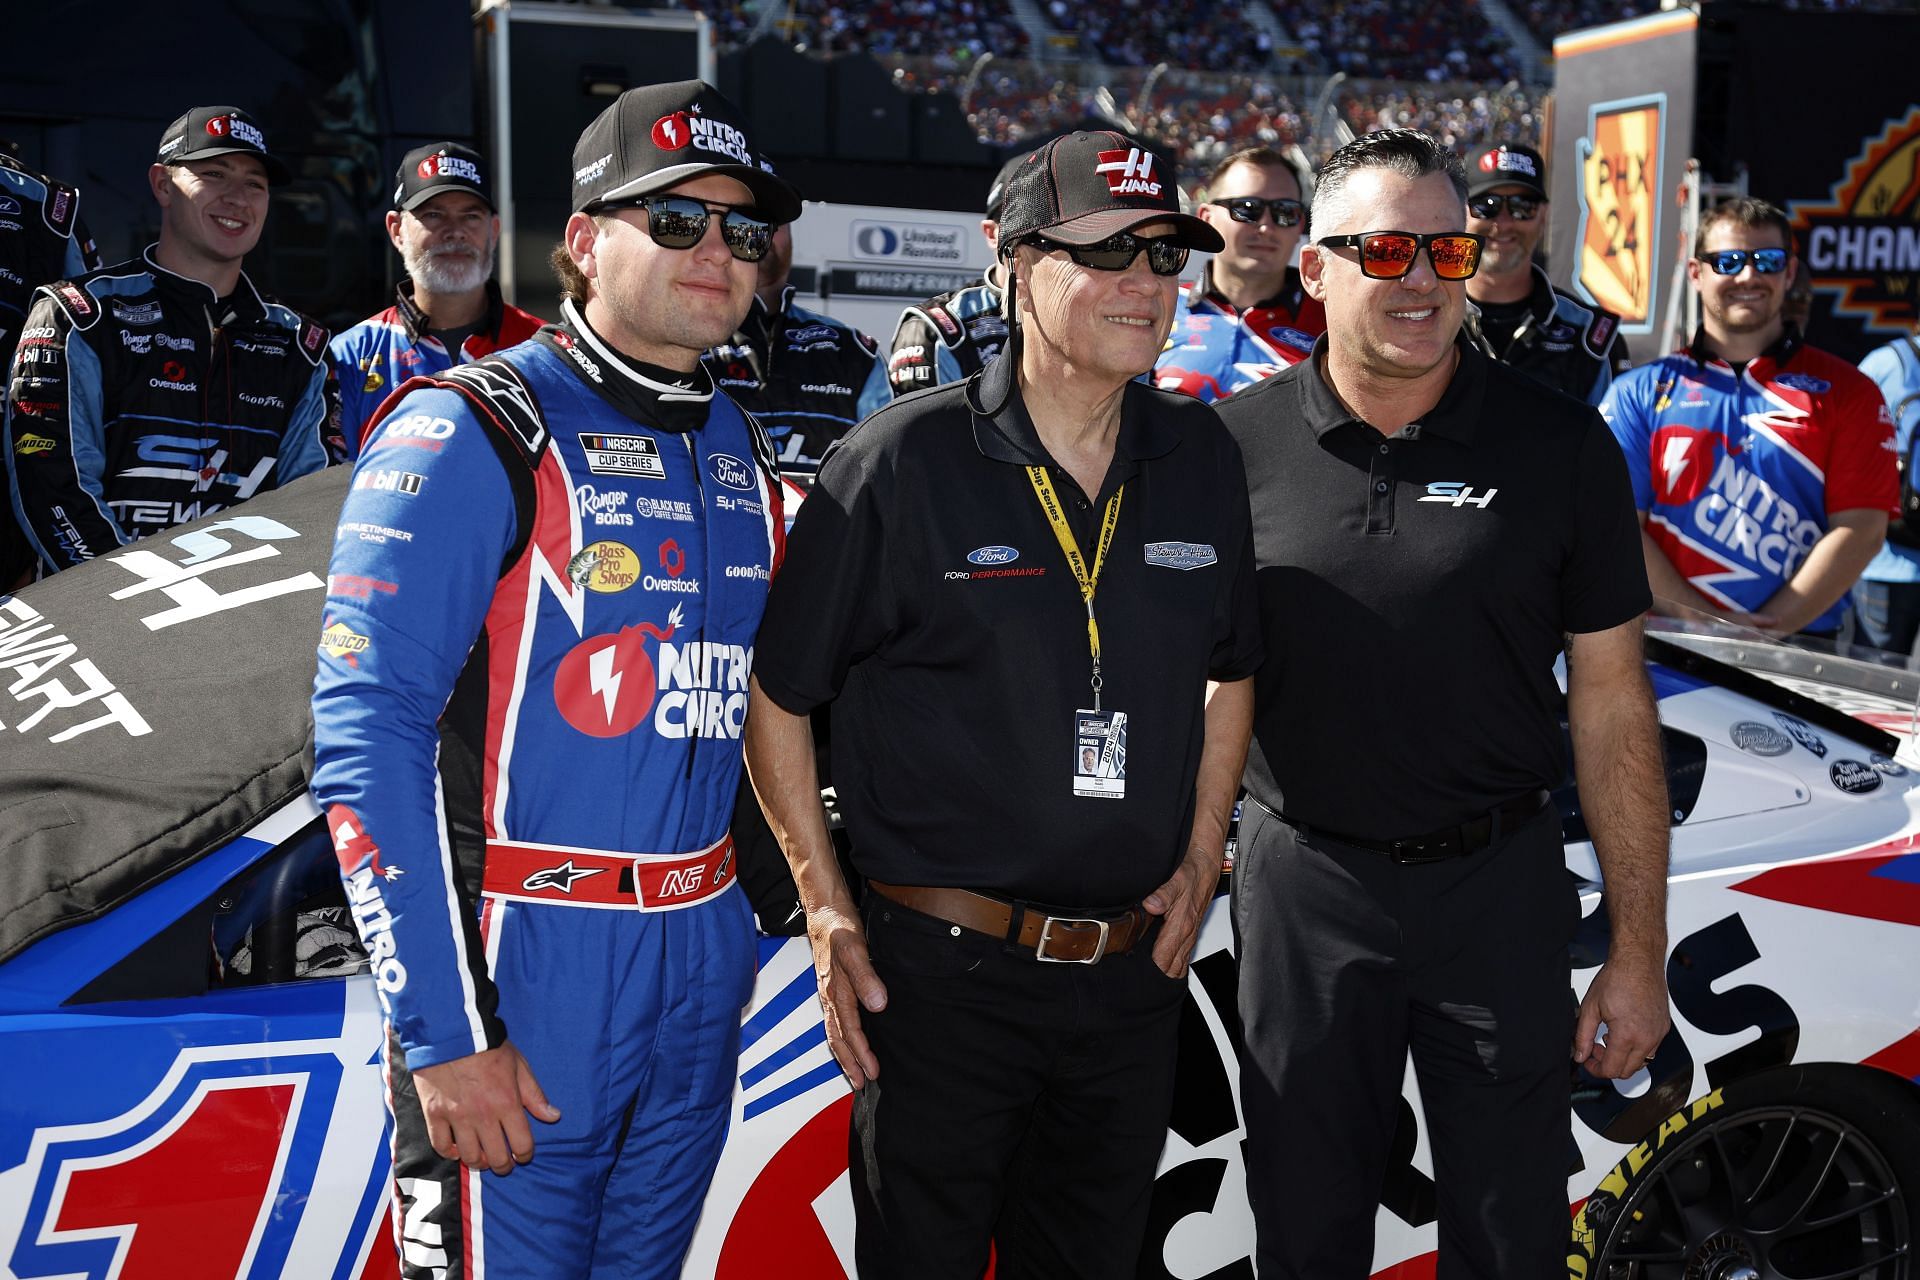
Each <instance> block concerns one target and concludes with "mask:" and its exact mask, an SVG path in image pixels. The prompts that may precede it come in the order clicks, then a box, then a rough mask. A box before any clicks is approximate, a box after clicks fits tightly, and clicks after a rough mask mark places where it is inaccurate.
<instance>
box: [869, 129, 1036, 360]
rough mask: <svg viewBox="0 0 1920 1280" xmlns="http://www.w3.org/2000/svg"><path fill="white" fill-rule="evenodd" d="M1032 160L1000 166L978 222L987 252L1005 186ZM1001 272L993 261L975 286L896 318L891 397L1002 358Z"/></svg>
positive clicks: (994, 238) (994, 240) (993, 242)
mask: <svg viewBox="0 0 1920 1280" xmlns="http://www.w3.org/2000/svg"><path fill="white" fill-rule="evenodd" d="M1032 154H1033V152H1031V151H1022V152H1021V153H1020V154H1019V155H1016V156H1014V157H1013V159H1011V160H1009V161H1007V162H1006V163H1005V164H1003V165H1001V166H1000V172H999V173H997V174H995V175H994V179H993V185H992V186H991V187H989V188H987V216H986V217H984V218H982V219H981V220H980V234H981V235H982V236H985V237H986V241H987V248H988V249H989V250H990V251H991V250H995V249H996V248H997V246H998V244H999V238H1000V206H1001V203H1002V202H1003V201H1004V200H1005V199H1006V195H1007V180H1008V179H1009V178H1011V177H1012V176H1013V172H1014V170H1016V169H1018V168H1019V167H1020V162H1021V161H1023V160H1025V159H1026V158H1027V157H1028V156H1030V155H1032ZM999 267H1000V260H999V258H998V256H996V257H995V258H994V260H993V262H992V263H990V264H988V266H987V269H986V271H985V272H983V273H982V274H981V277H980V282H979V283H978V284H970V285H968V286H967V287H966V288H964V289H954V290H951V291H949V292H947V293H942V294H936V295H935V296H933V297H931V298H928V299H927V300H926V301H925V302H916V303H915V304H914V305H912V306H910V307H908V308H907V309H906V310H905V311H902V312H901V313H900V324H899V326H898V327H896V328H895V329H894V331H893V345H892V347H891V348H889V352H888V356H887V381H889V382H891V383H892V384H893V394H894V395H896V396H903V395H905V394H906V393H907V392H909V391H923V390H925V389H926V388H928V387H934V386H939V385H940V384H941V383H943V382H958V381H960V379H962V378H965V377H969V376H971V375H972V374H976V373H978V372H980V370H981V369H982V368H983V367H985V365H986V363H987V362H988V361H989V360H991V359H993V358H994V357H995V356H997V355H999V354H1000V348H1001V346H1002V345H1003V344H1004V343H1005V342H1006V340H1007V316H1006V311H1005V308H1004V307H1003V306H1002V305H1001V302H1000V281H999V278H998V277H997V276H995V274H994V272H995V271H997V270H998V269H999Z"/></svg>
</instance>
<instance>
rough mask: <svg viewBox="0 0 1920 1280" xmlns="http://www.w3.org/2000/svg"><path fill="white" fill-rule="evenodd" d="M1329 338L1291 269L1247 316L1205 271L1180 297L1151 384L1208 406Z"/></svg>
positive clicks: (1322, 315)
mask: <svg viewBox="0 0 1920 1280" xmlns="http://www.w3.org/2000/svg"><path fill="white" fill-rule="evenodd" d="M1326 331H1327V313H1326V311H1325V309H1324V308H1322V307H1321V305H1320V303H1319V302H1318V300H1316V299H1314V298H1311V297H1308V296H1307V291H1306V289H1305V287H1304V286H1302V285H1301V283H1300V273H1299V272H1298V271H1296V270H1294V269H1293V268H1291V267H1289V268H1287V276H1286V280H1285V283H1284V284H1283V285H1282V286H1281V289H1280V292H1279V293H1277V294H1275V295H1274V296H1273V297H1271V298H1268V299H1267V300H1266V301H1264V302H1262V303H1261V304H1260V305H1259V306H1257V307H1249V308H1247V310H1245V311H1235V310H1234V308H1233V305H1232V304H1231V303H1229V302H1228V301H1227V300H1226V298H1224V297H1222V296H1221V295H1220V294H1219V293H1217V292H1215V291H1214V288H1213V275H1212V272H1211V271H1208V272H1205V273H1203V274H1202V275H1201V277H1200V279H1199V280H1198V281H1196V282H1195V283H1193V284H1191V285H1187V286H1185V287H1183V288H1182V289H1181V290H1180V301H1179V304H1178V305H1177V306H1176V307H1175V308H1174V312H1173V327H1172V328H1171V329H1169V330H1168V331H1167V349H1166V350H1165V351H1163V352H1161V353H1160V359H1159V360H1158V361H1157V362H1156V363H1155V365H1154V369H1153V385H1154V386H1156V387H1159V388H1160V389H1161V390H1162V391H1183V392H1185V393H1186V394H1188V395H1190V396H1196V397H1198V398H1199V399H1201V400H1204V401H1206V402H1207V403H1209V404H1211V403H1213V402H1214V401H1215V400H1220V399H1224V398H1225V397H1227V396H1230V395H1232V394H1233V393H1234V392H1236V391H1238V390H1240V389H1241V388H1242V387H1250V386H1252V385H1253V384H1254V383H1256V382H1259V381H1260V380H1261V379H1263V378H1271V377H1272V376H1273V375H1274V374H1276V373H1278V372H1280V370H1282V369H1285V368H1287V367H1288V366H1289V365H1294V364H1298V363H1299V362H1300V361H1302V360H1304V359H1306V357H1307V355H1308V353H1310V352H1311V351H1312V350H1313V340H1314V339H1315V338H1317V337H1319V336H1320V335H1321V334H1323V333H1325V332H1326Z"/></svg>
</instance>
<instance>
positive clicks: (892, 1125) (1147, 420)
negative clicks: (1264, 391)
mask: <svg viewBox="0 0 1920 1280" xmlns="http://www.w3.org/2000/svg"><path fill="white" fill-rule="evenodd" d="M1189 246H1192V247H1198V248H1206V249H1218V248H1219V247H1220V237H1219V236H1218V235H1217V234H1216V233H1215V232H1214V231H1213V230H1212V229H1211V228H1210V227H1208V226H1207V225H1206V224H1205V223H1204V222H1202V221H1200V220H1199V219H1197V218H1193V217H1191V216H1188V215H1185V214H1182V213H1181V212H1180V211H1179V203H1178V196H1177V194H1176V192H1175V189H1174V184H1173V171H1172V167H1171V166H1170V165H1168V164H1167V163H1166V161H1165V159H1163V158H1162V157H1160V156H1157V155H1154V154H1152V153H1151V152H1148V151H1143V150H1140V149H1138V148H1135V147H1133V146H1131V145H1130V144H1129V143H1128V142H1127V141H1126V140H1125V139H1124V138H1121V137H1120V136H1119V135H1117V134H1110V133H1104V132H1102V133H1078V134H1073V135H1071V136H1069V137H1066V138H1062V139H1056V140H1055V141H1054V142H1051V143H1049V144H1047V145H1046V146H1045V147H1042V148H1041V149H1040V150H1039V151H1038V152H1036V153H1035V154H1034V156H1033V157H1031V158H1030V159H1029V161H1028V162H1027V163H1026V164H1024V165H1022V166H1021V167H1020V169H1019V171H1018V172H1017V173H1016V174H1015V175H1014V177H1013V178H1012V179H1011V181H1010V182H1009V185H1008V191H1007V195H1006V200H1005V204H1004V207H1003V209H1002V213H1001V222H1000V242H999V252H1000V255H1001V258H1002V260H1003V261H1004V262H1005V264H1006V267H1007V272H1008V275H1007V279H1008V281H1009V285H1008V289H1009V294H1010V296H1011V297H1012V298H1013V300H1014V306H1013V313H1014V315H1015V317H1016V322H1017V323H1016V329H1015V338H1014V343H1013V345H1012V346H1010V347H1009V349H1008V351H1007V352H1006V353H1004V354H1003V355H1002V357H1001V358H1000V359H998V360H995V361H993V362H992V363H991V364H989V365H988V366H987V367H986V369H985V371H984V372H982V373H980V374H976V375H975V376H973V377H972V378H969V379H967V380H966V381H964V382H960V383H954V384H950V385H947V386H942V387H939V388H936V389H934V390H930V391H925V392H921V393H919V394H916V395H910V396H907V397H905V398H904V399H901V400H897V401H895V402H894V403H893V404H892V405H891V406H889V407H888V408H886V409H883V410H881V411H880V412H879V413H877V414H875V415H874V416H873V417H871V418H869V419H867V421H866V422H865V423H864V424H862V426H861V427H860V428H859V429H858V430H857V431H854V432H852V433H851V434H849V435H848V436H846V437H845V439H844V440H843V441H842V442H841V443H840V444H839V445H838V446H836V448H835V450H834V451H833V452H832V453H830V454H829V455H828V457H827V459H826V462H825V464H824V465H823V466H822V468H821V470H820V475H819V480H818V483H817V485H816V487H815V488H814V490H813V492H812V494H811V496H810V497H808V499H807V502H806V505H805V506H804V507H803V508H802V509H801V514H800V518H799V520H798V521H797V522H796V523H795V525H794V529H793V536H792V538H791V540H790V541H789V543H788V546H787V553H786V561H785V566H784V568H783V569H782V570H781V571H780V574H779V576H778V577H777V578H776V579H775V581H774V584H773V591H772V595H771V597H770V604H769V610H768V613H767V618H766V622H765V624H764V625H763V627H762V629H761V632H760V637H759V640H758V642H757V645H756V655H757V656H756V667H755V675H754V681H753V692H752V702H751V704H750V708H749V712H748V717H747V732H746V746H747V761H748V768H749V770H750V771H751V773H752V776H753V782H754V786H755V787H756V789H757V790H758V791H759V793H760V799H761V803H762V805H763V807H764V808H765V809H766V812H767V815H768V818H769V821H770V823H771V825H772V827H773V829H774V831H775V833H776V834H777V835H778V836H779V838H780V841H781V844H782V846H783V848H784V849H785V850H786V853H787V856H788V860H789V862H790V863H791V864H792V866H793V869H794V878H795V880H796V882H797V883H798V885H799V887H800V893H801V900H802V902H803V903H804V904H805V906H806V908H807V916H808V921H807V923H808V930H809V933H810V935H811V937H812V940H813V947H814V956H815V968H816V970H817V972H818V975H819V981H820V992H821V1002H822V1004H823V1005H824V1007H825V1011H826V1021H827V1036H828V1040H829V1043H830V1044H831V1045H832V1047H833V1051H834V1055H835V1057H836V1058H838V1059H839V1062H840V1065H841V1067H842V1068H843V1069H844V1070H845V1071H846V1073H847V1075H848V1077H849V1078H850V1079H851V1080H852V1082H853V1084H854V1086H855V1088H856V1089H857V1090H858V1091H859V1101H858V1104H857V1105H856V1107H855V1109H854V1121H853V1135H852V1142H851V1146H850V1156H851V1163H852V1171H853V1188H854V1205H855V1212H856V1222H857V1230H856V1255H857V1258H858V1261H859V1268H860V1274H861V1276H862V1277H863V1278H865V1280H873V1278H874V1277H889V1276H898V1277H911V1278H912V1280H938V1278H939V1277H954V1278H955V1280H959V1278H960V1277H966V1278H967V1280H973V1278H974V1277H978V1276H979V1275H980V1274H981V1271H982V1270H983V1268H984V1267H985V1266H986V1264H987V1259H988V1247H989V1244H990V1243H991V1244H992V1245H994V1246H995V1248H996V1250H997V1262H996V1266H997V1274H998V1275H999V1276H1001V1277H1002V1278H1003V1280H1008V1278H1013V1277H1028V1276H1032V1277H1038V1276H1048V1277H1073V1276H1081V1277H1089V1278H1093V1277H1099V1278H1100V1280H1109V1278H1111V1277H1114V1276H1128V1275H1132V1274H1133V1273H1134V1270H1135V1264H1136V1259H1137V1255H1138V1254H1139V1251H1140V1241H1141V1236H1142V1234H1143V1232H1144V1229H1145V1223H1146V1207H1147V1200H1148V1197H1149V1195H1150V1192H1151V1189H1152V1184H1153V1173H1154V1166H1155V1163H1156V1161H1157V1159H1158V1156H1159V1152H1160V1147H1161V1144H1162V1142H1163V1140H1164V1138H1165V1129H1166V1123H1167V1116H1168V1112H1169V1110H1170V1108H1171V1104H1172V1090H1173V1060H1174V1048H1175V1041H1176V1039H1177V1035H1176V1033H1177V1030H1178V1025H1179V1011H1180V1005H1181V1001H1182V994H1183V992H1184V989H1185V984H1184V983H1183V982H1182V981H1180V978H1181V977H1182V976H1183V975H1184V974H1185V972H1186V961H1187V955H1188V952H1189V951H1190V949H1191V947H1192V945H1193V939H1194V936H1195V932H1196V930H1197V928H1198V926H1199V922H1200V919H1201V916H1202V915H1203V914H1204V913H1205V911H1206V908H1207V905H1208V903H1209V901H1210V900H1211V898H1212V894H1213V889H1214V886H1215V884H1216V882H1217V880H1218V878H1219V873H1220V858H1221V850H1222V846H1223V844H1224V841H1225V838H1226V826H1227V820H1228V815H1229V813H1230V811H1231V808H1232V804H1233V792H1234V789H1235V786H1236V779H1237V775H1238V773H1239V770H1240V762H1241V761H1242V760H1243V759H1244V756H1245V751H1246V742H1247V734H1248V732H1249V727H1250V723H1251V717H1252V707H1253V702H1252V697H1253V691H1252V681H1251V679H1250V677H1251V675H1252V673H1253V670H1254V668H1255V667H1256V666H1257V665H1258V662H1259V659H1260V653H1261V651H1260V645H1259V639H1258V624H1257V622H1256V619H1255V610H1254V588H1253V578H1252V558H1253V548H1252V543H1251V539H1250V537H1249V532H1248V519H1249V517H1248V511H1247V498H1246V488H1245V484H1246V482H1245V472H1244V470H1243V469H1242V466H1241V462H1240V457H1239V451H1238V450H1237V449H1236V448H1235V447H1234V445H1233V442H1232V440H1231V439H1230V438H1228V436H1227V434H1226V432H1225V431H1224V430H1222V429H1221V426H1220V423H1219V420H1218V419H1217V418H1216V417H1215V416H1214V413H1213V411H1212V410H1211V409H1209V408H1208V407H1207V406H1205V405H1202V404H1200V403H1199V402H1198V401H1195V400H1191V399H1188V398H1187V397H1184V396H1179V395H1175V394H1172V393H1169V392H1163V391H1156V390H1154V389H1152V388H1151V387H1148V386H1146V385H1145V384H1143V383H1137V382H1135V381H1133V379H1134V378H1135V377H1137V376H1138V375H1139V374H1141V373H1143V372H1145V371H1146V370H1148V369H1150V368H1152V367H1153V361H1154V357H1155V356H1156V355H1158V354H1159V351H1160V347H1161V344H1162V343H1163V342H1164V341H1165V339H1166V334H1167V327H1168V324H1169V323H1170V322H1171V320H1172V318H1173V310H1174V301H1175V287H1176V280H1177V276H1178V273H1179V270H1180V268H1181V266H1182V265H1183V264H1184V263H1185V261H1186V256H1187V248H1188V247H1189ZM1209 681H1217V682H1219V683H1218V685H1217V687H1216V688H1214V690H1213V691H1212V693H1211V696H1209V692H1208V682H1209ZM829 700H833V774H834V779H835V781H836V783H837V786H838V791H839V795H840V803H841V807H842V809H843V811H844V812H845V814H846V819H847V826H848V828H849V830H850V831H851V833H852V836H853V848H854V861H855V862H856V864H857V865H858V867H859V870H860V872H861V874H862V875H863V876H865V877H866V888H867V894H866V898H865V902H864V904H863V907H862V908H860V909H858V910H856V908H855V906H854V902H853V897H852V895H851V894H850V892H849V890H848V887H847V885H846V884H845V883H844V882H843V881H842V879H841V876H840V873H839V871H838V870H837V868H836V866H835V863H834V858H833V854H832V850H831V847H830V846H829V845H828V843H827V833H826V829H825V826H824V824H823V822H822V819H821V813H820V804H819V798H818V795H817V794H816V792H815V782H814V769H813V754H812V751H811V737H810V734H809V731H808V722H807V720H806V718H805V717H806V714H807V713H808V712H809V711H811V710H813V709H814V708H815V707H817V706H820V705H822V704H824V703H826V702H828V701H829ZM1050 961H1065V962H1069V963H1049V962H1050ZM1074 962H1077V963H1074Z"/></svg>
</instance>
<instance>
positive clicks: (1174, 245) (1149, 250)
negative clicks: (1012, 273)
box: [1026, 231, 1187, 276]
mask: <svg viewBox="0 0 1920 1280" xmlns="http://www.w3.org/2000/svg"><path fill="white" fill-rule="evenodd" d="M1026 243H1028V244H1030V245H1034V246H1036V247H1038V248H1040V249H1043V250H1045V251H1046V252H1048V253H1051V252H1053V251H1054V250H1055V249H1058V250H1060V252H1062V253H1064V254H1066V255H1067V256H1068V257H1069V258H1071V259H1073V260H1074V261H1075V262H1077V263H1079V264H1080V265H1081V266H1083V267H1091V268H1093V269H1094V270H1095V271H1125V270H1126V269H1127V268H1128V267H1130V266H1132V265H1133V260H1134V259H1135V258H1137V257H1139V256H1140V253H1141V251H1142V250H1145V251H1146V255H1147V269H1148V270H1150V271H1152V272H1153V274H1155V275H1157V276H1177V275H1179V274H1180V270H1181V268H1183V267H1185V266H1186V265H1187V246H1185V245H1184V244H1181V243H1180V242H1179V241H1178V240H1176V239H1174V238H1173V237H1172V236H1136V235H1134V234H1133V233H1132V232H1131V231H1122V232H1121V233H1120V234H1119V235H1115V236H1108V237H1107V238H1106V239H1105V240H1102V241H1101V242H1100V243H1099V244H1087V245H1080V244H1062V243H1060V241H1058V240H1049V239H1047V238H1046V237H1045V236H1043V235H1031V236H1028V237H1027V239H1026Z"/></svg>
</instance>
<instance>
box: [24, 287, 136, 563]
mask: <svg viewBox="0 0 1920 1280" xmlns="http://www.w3.org/2000/svg"><path fill="white" fill-rule="evenodd" d="M56 290H59V291H61V292H62V293H64V294H65V295H66V299H67V300H66V301H65V302H64V303H63V302H62V301H61V300H60V299H59V298H58V297H56V296H55V291H56ZM99 318H100V306H99V303H98V301H96V300H95V299H94V298H93V296H92V295H91V294H89V293H87V292H86V291H85V290H83V289H82V288H81V287H79V286H77V285H73V284H68V283H65V282H61V283H59V284H55V285H49V286H47V287H46V288H44V289H41V290H39V291H38V292H36V293H35V294H34V299H33V305H32V306H31V307H30V308H29V309H28V311H27V322H26V326H25V328H24V329H23V330H22V333H23V335H24V336H23V337H22V338H21V340H20V346H19V348H18V349H17V350H16V351H15V352H14V356H13V370H12V374H11V377H10V378H9V380H8V387H7V391H8V394H7V441H6V443H7V449H6V455H7V484H8V489H9V491H10V494H11V497H12V501H13V511H14V515H15V517H16V518H17V519H18V520H19V522H20V527H21V528H22V529H24V530H25V531H26V534H27V539H28V541H29V542H31V543H32V544H33V549H34V552H35V554H37V555H38V556H39V557H40V559H41V561H42V562H43V563H45V564H46V565H47V567H48V568H49V569H50V570H52V571H56V572H57V571H58V570H61V569H67V568H71V567H72V566H74V565H76V564H79V563H81V562H82V561H85V560H91V559H93V558H94V557H95V556H98V555H103V554H105V553H106V552H108V551H111V550H113V549H114V548H115V547H118V546H121V545H123V544H124V543H126V542H127V541H129V539H128V537H127V535H126V533H125V531H123V530H122V529H121V527H120V523H119V521H117V520H116V519H114V516H113V511H112V509H111V508H110V507H108V506H107V500H106V455H105V447H104V446H105V419H104V416H103V407H102V393H101V385H100V358H99V356H98V354H96V352H95V351H94V348H93V346H92V343H91V341H90V339H89V333H90V332H91V331H92V329H93V326H94V325H95V323H96V322H97V321H98V320H99Z"/></svg>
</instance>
